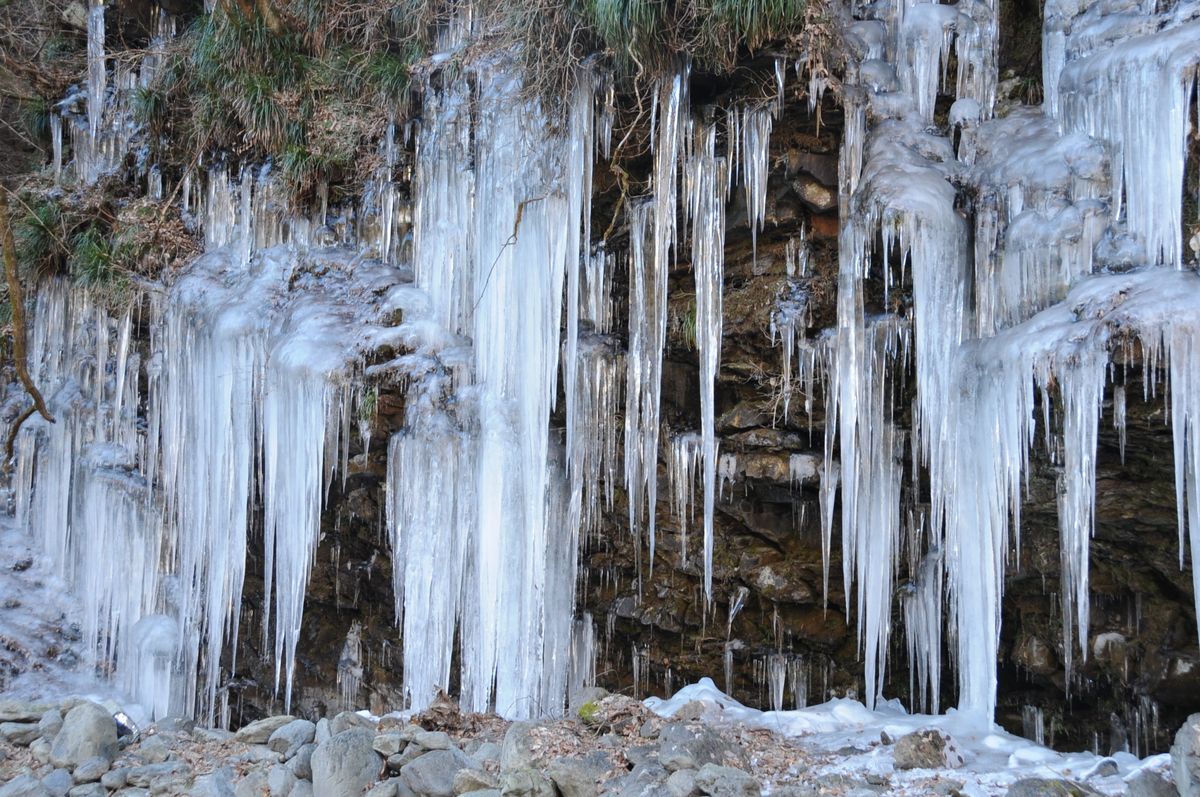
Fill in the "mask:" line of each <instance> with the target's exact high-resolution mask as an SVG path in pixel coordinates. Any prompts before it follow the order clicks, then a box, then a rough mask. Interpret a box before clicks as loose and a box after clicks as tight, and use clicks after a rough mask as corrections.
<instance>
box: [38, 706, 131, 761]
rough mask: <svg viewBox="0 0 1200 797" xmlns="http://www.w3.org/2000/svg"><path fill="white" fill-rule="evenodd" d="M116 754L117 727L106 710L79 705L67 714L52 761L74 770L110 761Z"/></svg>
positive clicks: (53, 751) (54, 745)
mask: <svg viewBox="0 0 1200 797" xmlns="http://www.w3.org/2000/svg"><path fill="white" fill-rule="evenodd" d="M116 754H117V724H116V722H114V721H113V718H112V715H111V714H109V713H108V710H107V709H105V708H104V707H103V706H99V705H97V704H95V703H80V704H79V705H77V706H75V707H74V708H73V709H71V710H70V711H68V712H67V716H66V717H64V718H63V724H62V729H61V730H59V732H58V734H57V735H56V736H55V737H54V743H53V745H52V747H51V748H50V761H51V763H53V764H54V765H55V766H57V767H65V768H67V769H74V768H75V767H76V766H78V765H79V764H82V763H83V762H84V761H87V760H88V759H89V758H96V757H100V758H104V759H106V760H108V761H111V760H112V759H113V757H114V756H115V755H116Z"/></svg>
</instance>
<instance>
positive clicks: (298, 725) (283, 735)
mask: <svg viewBox="0 0 1200 797" xmlns="http://www.w3.org/2000/svg"><path fill="white" fill-rule="evenodd" d="M316 735H317V726H316V723H312V722H309V721H308V720H292V721H291V722H289V723H287V724H286V725H282V726H280V727H279V728H277V729H275V731H274V732H272V733H271V736H270V738H269V739H267V747H269V748H271V749H272V750H274V751H275V752H277V753H279V754H280V755H282V756H283V758H284V760H285V761H286V760H287V759H289V758H291V757H292V756H294V755H295V754H296V753H297V752H298V751H299V750H300V748H301V747H303V746H304V745H306V744H308V743H309V742H311V741H312V740H313V739H314V738H316Z"/></svg>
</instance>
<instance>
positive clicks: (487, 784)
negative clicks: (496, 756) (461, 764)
mask: <svg viewBox="0 0 1200 797" xmlns="http://www.w3.org/2000/svg"><path fill="white" fill-rule="evenodd" d="M496 785H497V784H496V779H495V778H494V777H492V776H491V775H489V774H488V773H487V772H485V771H484V770H482V769H460V770H459V771H458V772H455V773H454V793H455V794H466V793H468V792H473V791H481V790H483V789H494V788H496Z"/></svg>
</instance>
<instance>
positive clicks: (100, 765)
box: [72, 756, 110, 783]
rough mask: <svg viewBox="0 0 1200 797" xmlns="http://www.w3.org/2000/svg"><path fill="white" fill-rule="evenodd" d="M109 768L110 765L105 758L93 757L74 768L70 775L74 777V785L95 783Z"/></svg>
mask: <svg viewBox="0 0 1200 797" xmlns="http://www.w3.org/2000/svg"><path fill="white" fill-rule="evenodd" d="M109 766H110V763H109V761H108V759H107V758H104V757H103V756H95V757H94V758H89V759H88V760H87V761H84V762H83V763H82V764H80V765H79V766H77V767H75V771H74V772H73V773H72V774H73V775H74V776H75V782H76V783H95V782H96V781H98V780H100V778H102V777H104V773H105V772H108V767H109Z"/></svg>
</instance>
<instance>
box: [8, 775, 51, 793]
mask: <svg viewBox="0 0 1200 797" xmlns="http://www.w3.org/2000/svg"><path fill="white" fill-rule="evenodd" d="M48 794H49V792H48V791H46V789H45V787H43V786H42V782H41V781H40V780H38V779H37V778H35V777H33V776H32V775H18V776H17V777H15V778H13V779H12V780H10V781H9V782H8V783H6V784H4V785H3V786H0V797H46V795H48Z"/></svg>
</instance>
